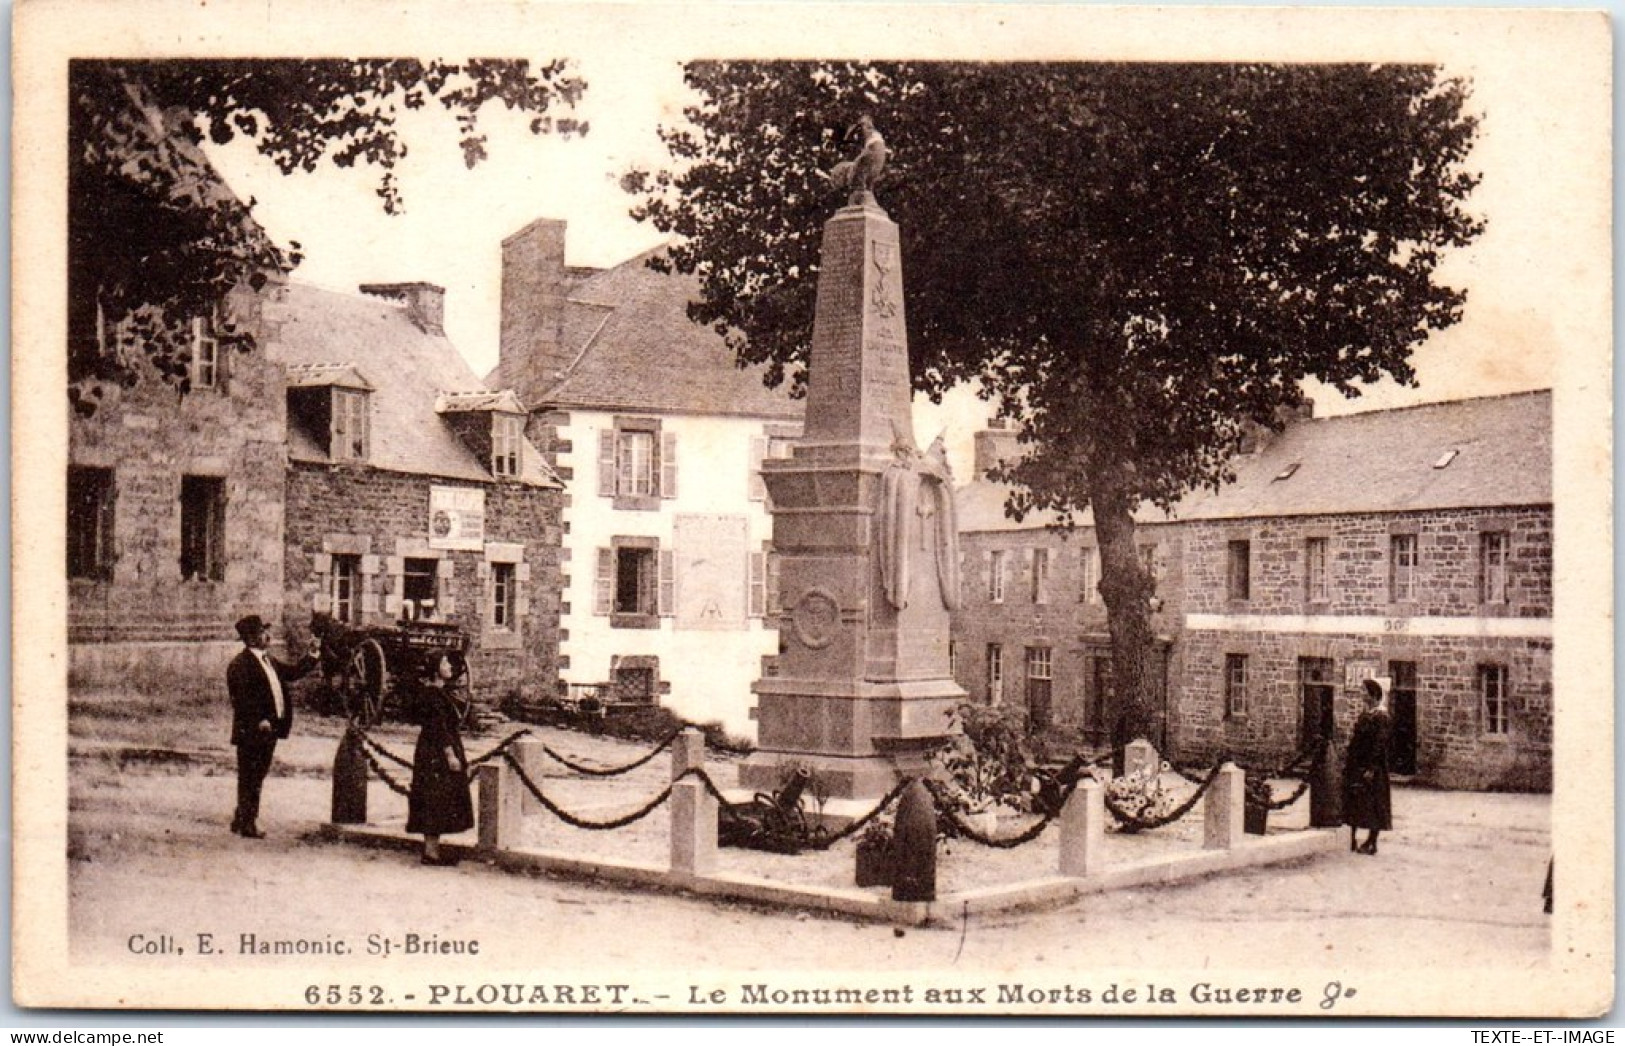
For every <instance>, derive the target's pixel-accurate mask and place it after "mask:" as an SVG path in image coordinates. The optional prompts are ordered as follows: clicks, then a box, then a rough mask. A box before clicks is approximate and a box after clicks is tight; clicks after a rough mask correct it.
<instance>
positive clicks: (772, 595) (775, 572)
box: [767, 552, 783, 617]
mask: <svg viewBox="0 0 1625 1046" xmlns="http://www.w3.org/2000/svg"><path fill="white" fill-rule="evenodd" d="M782 609H783V607H782V604H781V603H780V602H779V554H778V553H777V552H769V553H767V612H768V613H769V614H771V615H773V616H774V617H778V616H779V612H780V611H781V610H782Z"/></svg>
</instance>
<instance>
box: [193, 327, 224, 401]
mask: <svg viewBox="0 0 1625 1046" xmlns="http://www.w3.org/2000/svg"><path fill="white" fill-rule="evenodd" d="M191 369H192V388H194V389H216V388H219V387H220V339H218V338H216V337H215V333H214V317H213V316H194V317H192V368H191Z"/></svg>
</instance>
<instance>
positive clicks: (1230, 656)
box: [954, 391, 1553, 789]
mask: <svg viewBox="0 0 1625 1046" xmlns="http://www.w3.org/2000/svg"><path fill="white" fill-rule="evenodd" d="M999 439H1007V437H1004V436H1001V435H998V434H987V433H984V434H981V435H980V436H979V443H978V469H977V471H978V475H979V476H980V475H981V472H982V469H983V468H984V467H985V466H986V464H989V463H991V461H994V460H997V455H995V454H993V453H991V452H990V451H987V450H985V449H984V448H985V447H991V446H992V445H993V444H994V443H995V442H996V441H997V440H999ZM981 441H987V442H986V443H984V442H981ZM1235 468H1236V479H1235V481H1234V482H1232V483H1230V484H1228V485H1226V486H1225V487H1224V488H1223V489H1222V490H1220V491H1218V492H1216V493H1215V492H1206V491H1203V492H1198V493H1195V494H1193V495H1191V496H1188V497H1187V498H1186V499H1185V500H1184V501H1182V502H1181V503H1180V504H1179V505H1178V506H1176V510H1175V512H1174V513H1173V515H1172V517H1171V518H1169V519H1167V520H1166V521H1161V522H1159V521H1157V519H1156V518H1154V517H1152V516H1150V515H1148V516H1147V518H1145V519H1143V520H1142V529H1141V533H1142V534H1143V535H1144V536H1143V537H1142V538H1141V541H1142V543H1143V544H1145V545H1148V546H1149V545H1155V546H1157V547H1158V548H1160V549H1162V552H1161V553H1160V556H1161V559H1162V566H1161V567H1160V568H1157V569H1158V570H1159V572H1160V576H1159V577H1158V580H1157V593H1158V598H1160V599H1164V600H1165V603H1164V604H1163V606H1162V607H1161V609H1160V611H1159V612H1158V613H1156V614H1155V615H1154V616H1153V622H1154V626H1155V627H1156V628H1157V629H1158V631H1159V633H1160V634H1161V635H1163V636H1164V637H1165V643H1166V649H1167V651H1168V657H1167V662H1166V663H1167V666H1168V676H1167V689H1166V698H1165V700H1164V716H1165V721H1164V727H1163V729H1164V733H1165V736H1164V738H1162V741H1163V743H1162V745H1161V746H1160V747H1162V748H1163V749H1164V750H1165V751H1168V752H1170V753H1172V754H1174V755H1175V756H1176V757H1178V758H1180V759H1182V760H1190V761H1200V760H1204V759H1207V758H1210V757H1211V756H1212V755H1214V754H1215V753H1217V752H1219V751H1228V752H1232V753H1234V754H1236V755H1237V756H1239V757H1241V758H1243V759H1244V760H1249V761H1257V762H1262V763H1271V762H1280V761H1283V760H1284V759H1285V758H1286V757H1287V756H1289V755H1291V754H1292V753H1293V752H1295V751H1296V750H1297V749H1298V748H1299V746H1300V745H1301V744H1302V742H1303V740H1304V738H1305V737H1306V736H1307V733H1308V732H1309V731H1311V730H1317V729H1319V730H1324V729H1325V728H1326V727H1327V726H1328V725H1329V726H1332V727H1333V728H1334V730H1335V733H1336V736H1337V737H1338V738H1339V739H1340V740H1345V741H1346V739H1347V737H1348V731H1349V729H1350V727H1351V725H1352V723H1353V719H1354V717H1355V716H1356V715H1357V713H1358V710H1359V707H1360V699H1359V691H1360V683H1361V680H1363V679H1364V678H1365V677H1366V676H1373V675H1380V676H1386V677H1388V678H1390V679H1391V680H1392V681H1393V694H1392V700H1391V711H1392V713H1393V717H1394V758H1393V768H1394V770H1395V771H1396V772H1397V773H1399V774H1401V775H1414V777H1415V778H1416V779H1417V780H1420V781H1425V782H1427V783H1431V784H1437V785H1442V786H1446V787H1470V788H1516V789H1547V788H1550V786H1551V731H1552V640H1553V635H1552V631H1553V630H1552V600H1553V594H1552V547H1551V543H1552V493H1551V394H1550V393H1549V392H1544V391H1542V392H1531V393H1523V394H1518V395H1512V396H1499V397H1488V398H1483V399H1475V400H1461V401H1455V402H1447V403H1436V404H1428V405H1425V406H1420V407H1411V408H1405V409H1402V410H1388V411H1373V412H1370V413H1366V414H1354V415H1348V416H1344V417H1337V418H1325V419H1318V420H1316V419H1312V418H1303V419H1299V420H1297V421H1294V422H1293V423H1292V424H1290V425H1288V426H1287V428H1286V429H1285V431H1283V432H1282V433H1280V434H1277V435H1265V436H1263V437H1261V438H1259V439H1257V440H1255V441H1254V442H1253V444H1252V445H1251V446H1250V447H1249V448H1248V449H1247V451H1246V452H1245V453H1243V454H1241V455H1240V456H1239V457H1238V458H1237V460H1236V462H1235ZM996 492H997V487H996V486H995V485H993V484H989V483H987V482H986V481H985V480H978V481H977V482H973V483H972V484H969V485H968V486H967V487H965V488H963V489H962V490H961V491H960V499H959V502H958V504H959V506H960V519H961V530H962V531H963V532H964V533H963V534H962V538H961V542H962V548H963V549H964V550H965V553H966V557H965V571H964V574H965V578H966V586H967V592H966V598H965V601H964V610H962V612H961V613H960V614H958V615H956V616H955V619H954V642H955V662H956V678H957V679H958V680H959V681H960V683H961V684H962V685H964V686H965V687H966V689H967V690H968V691H970V692H971V694H972V695H973V696H975V697H977V698H978V699H984V700H991V699H995V698H999V697H1005V696H1006V695H1009V693H1010V690H1009V688H1010V685H1011V684H1010V680H1015V681H1016V685H1017V686H1019V687H1021V688H1022V690H1021V693H1023V695H1025V693H1030V692H1032V691H1033V690H1034V689H1035V688H1034V687H1033V684H1032V683H1031V682H1030V680H1031V677H1032V673H1031V672H1030V671H1023V669H1024V668H1025V665H1026V664H1027V663H1029V662H1031V661H1032V660H1033V659H1034V658H1035V656H1036V659H1037V662H1038V664H1039V667H1040V674H1041V675H1042V671H1043V670H1045V669H1047V670H1048V672H1049V679H1048V681H1047V684H1046V683H1045V682H1040V684H1039V685H1038V686H1037V687H1036V689H1037V690H1038V691H1039V692H1042V691H1044V690H1046V689H1047V690H1049V691H1050V693H1051V694H1052V695H1053V697H1052V701H1053V708H1054V710H1055V711H1054V713H1053V715H1054V719H1055V721H1056V723H1057V724H1059V725H1063V726H1065V725H1076V724H1077V723H1079V722H1080V721H1081V724H1082V726H1083V732H1084V734H1085V736H1087V737H1098V736H1100V735H1099V733H1098V725H1097V724H1098V723H1099V722H1100V720H1099V718H1098V713H1097V712H1096V711H1095V709H1096V708H1097V707H1099V706H1100V704H1102V703H1109V692H1108V691H1107V690H1106V685H1105V684H1104V683H1103V682H1099V680H1103V679H1104V678H1105V677H1104V675H1103V674H1102V673H1103V672H1104V669H1105V666H1109V663H1110V661H1109V658H1110V649H1109V644H1108V643H1107V641H1106V636H1105V610H1104V607H1102V606H1100V605H1099V603H1098V602H1095V603H1091V601H1090V599H1089V592H1090V591H1092V588H1093V584H1094V582H1095V580H1096V578H1097V577H1098V575H1095V574H1092V573H1091V571H1092V569H1095V568H1092V567H1091V562H1094V563H1098V559H1096V560H1091V557H1090V550H1091V546H1092V535H1091V533H1090V528H1089V526H1088V517H1087V515H1085V517H1084V518H1083V520H1082V521H1081V526H1080V528H1079V529H1078V530H1075V531H1073V532H1071V533H1070V534H1063V533H1061V532H1058V531H1050V530H1047V529H1045V525H1046V523H1047V522H1050V521H1049V520H1046V519H1043V518H1033V517H1029V519H1028V520H1027V521H1026V522H1025V523H1023V524H1015V523H1013V522H1011V521H1009V520H1004V519H1003V518H1002V508H1001V507H1000V506H999V504H997V502H999V501H1002V498H997V497H996ZM1153 533H1154V534H1156V535H1157V537H1156V538H1155V539H1153V538H1152V537H1151V535H1152V534H1153ZM1000 552H1002V553H1003V555H1002V556H998V555H995V553H1000ZM1045 553H1047V555H1046V554H1045ZM1148 554H1149V555H1151V556H1152V561H1153V563H1155V561H1156V559H1157V558H1158V556H1159V553H1157V552H1155V551H1152V552H1150V553H1148ZM1000 559H1002V560H1003V567H1004V571H1005V575H1004V577H1005V580H1004V582H1003V584H1002V598H1001V599H999V600H995V599H993V598H991V596H990V593H993V592H998V591H1001V586H1000V585H999V584H998V583H997V582H995V581H993V580H992V575H991V573H990V571H991V569H992V567H991V564H993V563H994V562H997V561H998V560H1000ZM1035 560H1037V561H1039V562H1042V564H1043V565H1042V566H1036V565H1035ZM1035 574H1036V575H1039V576H1041V577H1042V578H1043V579H1045V580H1047V591H1048V593H1049V594H1050V598H1049V600H1047V601H1046V602H1044V603H1042V604H1040V603H1039V602H1038V601H1037V600H1035V599H1034V598H1033V594H1034V593H1036V592H1037V591H1038V582H1036V581H1035V580H1034V577H1035ZM1057 591H1060V592H1064V593H1067V594H1068V596H1067V598H1066V599H1064V600H1062V601H1061V602H1060V603H1059V604H1057V603H1055V602H1054V596H1053V593H1055V592H1057ZM1097 598H1098V597H1097ZM1046 649H1047V650H1049V651H1050V653H1049V654H1048V655H1047V658H1046V655H1045V654H1043V653H1042V651H1044V650H1046ZM995 650H996V653H995ZM1010 650H1018V651H1020V653H1018V654H1017V655H1016V656H1017V658H1018V661H1017V662H1016V665H1017V669H1016V671H1014V672H1013V671H1012V668H1011V660H1010V654H1009V653H1007V651H1010ZM1034 650H1037V651H1040V653H1038V654H1037V655H1035V654H1034V653H1033V651H1034ZM1056 650H1059V651H1060V653H1055V651H1056ZM995 659H997V660H999V661H1001V662H1002V664H1001V667H1002V668H1003V673H1002V675H1003V680H1004V682H1003V684H1002V690H1001V686H1000V683H999V682H998V681H997V680H995V679H993V678H992V676H993V673H992V672H990V670H989V667H988V664H989V662H990V661H993V660H995ZM1102 659H1104V660H1102ZM1097 695H1105V696H1103V697H1102V696H1097ZM1153 740H1157V739H1153Z"/></svg>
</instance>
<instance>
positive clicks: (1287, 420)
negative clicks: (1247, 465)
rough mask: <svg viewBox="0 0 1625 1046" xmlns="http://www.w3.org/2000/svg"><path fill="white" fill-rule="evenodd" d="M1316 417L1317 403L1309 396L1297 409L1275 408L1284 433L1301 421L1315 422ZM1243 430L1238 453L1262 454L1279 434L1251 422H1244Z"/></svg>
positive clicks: (1237, 449) (1288, 407)
mask: <svg viewBox="0 0 1625 1046" xmlns="http://www.w3.org/2000/svg"><path fill="white" fill-rule="evenodd" d="M1314 417H1315V401H1314V400H1312V399H1309V398H1308V397H1307V396H1306V397H1304V398H1303V400H1302V401H1301V402H1299V403H1298V405H1297V406H1295V407H1290V406H1285V405H1282V406H1279V407H1276V408H1275V420H1276V421H1277V422H1279V423H1280V425H1281V428H1282V430H1283V431H1284V430H1285V429H1286V428H1287V427H1288V426H1291V425H1295V424H1297V423H1298V422H1300V421H1313V420H1314ZM1241 428H1242V431H1241V443H1240V445H1239V446H1238V447H1237V448H1236V451H1237V453H1240V454H1262V453H1264V451H1265V450H1267V449H1269V445H1270V444H1271V443H1274V442H1275V437H1276V435H1277V433H1276V432H1275V431H1274V430H1272V429H1271V428H1270V427H1269V426H1267V425H1260V424H1258V422H1256V421H1250V420H1249V421H1243V422H1242V423H1241Z"/></svg>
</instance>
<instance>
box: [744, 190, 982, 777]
mask: <svg viewBox="0 0 1625 1046" xmlns="http://www.w3.org/2000/svg"><path fill="white" fill-rule="evenodd" d="M807 380H808V393H807V414H806V428H805V434H804V436H803V437H802V439H801V440H800V441H798V442H797V443H796V444H795V446H794V448H793V450H792V453H791V456H790V457H789V458H787V459H782V460H768V461H765V462H763V468H762V471H763V475H764V478H765V480H766V483H767V488H768V491H769V493H770V494H771V495H772V504H773V547H774V550H775V551H776V552H777V554H778V555H779V557H780V558H779V563H780V568H779V569H780V574H779V591H780V603H781V606H782V611H781V616H780V618H779V622H778V624H779V635H780V649H781V651H782V653H781V654H780V656H779V658H778V659H777V672H776V673H775V674H774V675H772V676H767V677H764V678H762V679H760V680H758V681H757V683H756V685H755V691H756V695H757V726H758V749H757V751H756V752H755V753H754V754H753V755H752V756H751V757H750V758H749V759H748V760H747V761H746V763H745V765H744V766H743V767H741V770H740V783H741V784H742V785H744V786H745V787H747V788H751V789H753V790H770V789H774V788H777V787H779V786H780V784H782V782H783V780H784V778H785V776H786V774H787V772H788V768H789V767H790V766H795V765H799V766H804V767H806V768H808V769H810V770H811V771H812V772H813V774H814V781H815V787H816V788H817V789H818V790H819V792H820V793H822V794H823V795H826V796H828V797H830V798H833V799H836V800H840V799H856V800H868V799H874V798H878V797H880V796H883V795H885V794H886V793H887V792H889V791H890V790H891V789H892V787H893V786H894V785H895V784H896V783H897V782H898V781H899V780H901V779H902V778H903V777H906V776H911V775H914V774H917V773H919V772H921V771H923V770H924V769H925V768H926V760H927V757H928V756H929V754H930V752H931V751H932V750H933V749H934V748H935V747H936V746H937V745H938V744H940V743H941V742H942V740H943V739H944V737H945V736H946V735H947V734H948V733H949V731H950V720H951V713H952V711H953V708H954V706H955V705H956V704H957V703H958V702H960V701H961V700H963V699H964V696H965V694H964V691H963V690H962V689H960V687H959V686H958V685H957V684H955V683H954V681H953V679H952V678H951V677H950V675H949V669H948V615H949V611H950V609H951V608H952V607H953V606H955V605H956V604H957V600H958V594H959V592H958V589H959V582H958V568H959V563H958V560H959V552H958V538H957V534H956V532H955V526H954V520H953V487H952V481H951V478H950V477H949V475H948V473H947V462H946V461H945V460H944V456H943V454H942V448H941V446H940V444H937V445H933V447H932V449H931V451H930V452H928V453H925V454H922V453H920V452H919V451H918V450H917V449H916V447H915V444H914V439H913V419H912V416H911V411H910V394H911V388H910V384H909V366H908V340H907V333H906V328H905V326H904V322H903V265H902V255H901V251H900V250H899V245H898V229H897V225H896V224H895V223H894V222H892V220H891V219H890V218H888V217H887V216H886V213H885V211H883V210H881V209H880V207H879V205H877V204H876V203H875V202H874V198H873V196H872V195H871V194H870V193H868V192H866V191H860V192H857V193H854V195H853V202H852V203H850V204H849V205H848V206H846V207H843V208H841V209H840V210H839V211H837V212H836V213H835V216H834V217H833V218H831V219H830V221H829V222H828V223H827V224H826V225H825V226H824V240H823V253H822V263H821V267H820V271H819V277H818V298H817V311H816V314H815V318H814V322H813V340H812V349H811V354H810V357H809V360H808V366H807Z"/></svg>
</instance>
